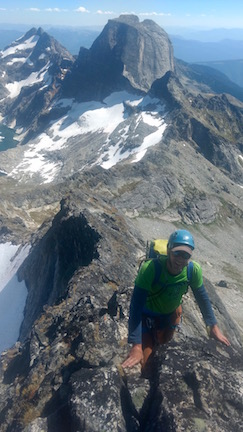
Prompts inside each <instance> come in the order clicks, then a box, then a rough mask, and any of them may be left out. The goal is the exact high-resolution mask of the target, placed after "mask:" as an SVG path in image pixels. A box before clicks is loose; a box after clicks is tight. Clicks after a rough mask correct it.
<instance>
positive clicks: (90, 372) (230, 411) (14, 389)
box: [0, 192, 243, 432]
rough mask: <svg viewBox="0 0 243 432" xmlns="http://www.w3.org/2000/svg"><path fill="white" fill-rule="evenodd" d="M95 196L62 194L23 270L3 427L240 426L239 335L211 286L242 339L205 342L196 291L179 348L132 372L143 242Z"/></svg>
mask: <svg viewBox="0 0 243 432" xmlns="http://www.w3.org/2000/svg"><path fill="white" fill-rule="evenodd" d="M97 198H98V197H95V196H94V197H91V196H87V195H86V194H81V193H80V192H79V193H78V194H73V195H72V197H70V198H67V199H66V200H65V201H62V203H61V210H60V212H59V213H58V214H57V216H56V217H55V218H54V219H53V221H52V223H51V224H49V227H47V226H45V227H43V228H42V229H41V230H39V232H38V234H37V235H36V236H35V238H34V239H33V241H32V243H33V246H32V251H31V253H30V255H29V257H28V258H27V260H26V261H25V262H24V263H23V265H22V267H21V268H20V270H19V273H18V274H19V278H20V279H22V278H24V279H25V281H26V284H27V286H28V290H29V294H28V299H27V303H26V310H25V319H24V322H23V325H22V328H21V333H20V342H21V343H17V344H16V346H15V347H13V349H12V350H9V351H8V352H6V353H3V355H2V357H1V376H2V382H1V385H0V419H1V427H0V430H1V431H3V432H5V431H9V430H16V431H31V430H36V431H52V432H54V431H59V432H60V431H65V432H66V431H67V430H70V431H78V430H82V431H101V430H105V431H110V430H112V431H124V432H125V431H141V430H152V431H153V430H158V428H159V429H160V430H163V429H165V430H171V431H180V430H182V428H183V427H187V428H188V430H189V431H195V430H197V429H195V428H197V427H202V425H203V427H204V428H208V430H210V429H212V427H214V428H216V430H221V431H227V430H229V428H231V427H234V428H235V430H237V431H238V430H239V431H240V427H241V426H240V418H241V410H242V394H241V390H240V388H241V386H242V379H243V375H242V358H241V349H242V348H241V347H242V341H241V333H240V331H239V329H238V328H237V326H236V324H235V323H234V321H233V320H232V319H231V317H230V316H229V315H228V313H227V311H226V309H225V308H224V306H223V304H222V302H221V300H220V298H219V296H217V294H216V292H215V289H214V287H213V286H212V284H210V282H209V281H207V280H205V283H206V287H207V290H208V292H209V295H210V298H211V301H212V304H213V307H214V309H215V313H216V316H217V319H218V320H219V323H220V326H221V328H222V329H223V331H224V332H226V334H227V335H228V337H229V338H230V339H231V342H232V346H231V347H229V348H227V347H223V346H220V344H217V343H216V342H211V341H208V340H207V337H206V333H205V328H204V324H203V322H202V319H201V317H200V313H199V311H198V309H197V308H196V307H195V304H194V300H193V298H192V297H191V295H190V293H188V294H187V299H186V300H185V302H184V303H185V304H184V315H185V317H184V322H183V327H182V330H181V332H179V333H178V335H177V337H176V341H175V342H176V343H175V342H172V343H170V344H169V345H168V346H166V349H165V348H161V349H159V350H158V352H157V353H156V356H155V358H154V359H153V360H152V362H153V367H152V373H151V375H150V376H149V377H148V379H145V378H142V377H141V376H140V373H139V369H135V370H134V371H132V372H128V373H125V374H124V372H123V371H122V369H121V367H120V362H121V360H122V358H124V357H125V356H126V353H127V346H126V333H127V318H128V309H129V298H130V296H131V292H132V286H131V285H130V284H129V281H132V280H133V278H134V276H135V274H136V270H137V264H136V263H137V259H138V255H141V253H142V252H143V240H142V239H141V237H140V235H139V233H138V232H137V231H136V230H135V229H134V228H132V226H131V224H130V226H129V225H128V223H127V221H126V219H125V218H124V216H123V215H122V213H120V212H119V211H117V210H116V209H115V208H112V207H110V205H108V204H107V203H105V202H103V203H102V200H101V199H100V198H99V199H97ZM124 233H126V235H125V236H124ZM66 235H68V243H67V241H66V238H65V236H66ZM54 251H55V252H54ZM70 251H71V252H70ZM128 257H129V259H128ZM64 264H65V265H64ZM42 268H44V269H45V271H43V272H42V271H40V269H42ZM53 268H55V271H53ZM61 268H62V269H63V270H65V271H64V272H63V273H62V272H61V271H60V269H61ZM58 269H59V270H58ZM37 274H38V275H39V276H38V278H37ZM55 287H56V289H55ZM87 288H88V289H87ZM41 305H42V308H41V309H40V306H41ZM224 392H226V393H224ZM224 394H227V398H225V397H224ZM175 395H176V396H175ZM215 401H216V402H215ZM175 403H176V404H175Z"/></svg>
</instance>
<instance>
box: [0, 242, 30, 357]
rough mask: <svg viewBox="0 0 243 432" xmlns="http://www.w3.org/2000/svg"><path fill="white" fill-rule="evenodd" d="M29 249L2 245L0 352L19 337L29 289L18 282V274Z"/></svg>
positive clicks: (0, 267) (0, 250)
mask: <svg viewBox="0 0 243 432" xmlns="http://www.w3.org/2000/svg"><path fill="white" fill-rule="evenodd" d="M29 249H30V247H29V246H25V247H21V246H19V245H18V246H15V245H12V244H11V243H1V244H0V263H1V265H0V352H2V351H3V350H6V349H8V348H10V347H11V346H12V345H13V344H15V342H17V340H18V337H19V329H20V326H21V323H22V321H23V317H24V315H23V312H24V307H25V302H26V298H27V288H26V285H25V283H24V282H23V281H22V282H19V281H18V278H17V274H16V273H17V270H18V268H19V267H20V265H21V264H22V262H23V261H24V260H25V258H26V257H27V256H28V253H29Z"/></svg>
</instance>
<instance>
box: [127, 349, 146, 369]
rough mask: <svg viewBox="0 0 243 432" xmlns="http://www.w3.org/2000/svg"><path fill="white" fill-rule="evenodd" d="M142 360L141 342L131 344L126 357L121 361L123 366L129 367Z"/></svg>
mask: <svg viewBox="0 0 243 432" xmlns="http://www.w3.org/2000/svg"><path fill="white" fill-rule="evenodd" d="M142 360H143V350H142V345H141V344H135V345H133V347H132V349H131V351H130V353H129V355H128V357H127V359H126V360H125V361H124V362H123V363H122V367H123V368H131V367H133V366H135V365H136V364H138V363H140V362H141V361H142Z"/></svg>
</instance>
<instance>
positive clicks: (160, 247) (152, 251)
mask: <svg viewBox="0 0 243 432" xmlns="http://www.w3.org/2000/svg"><path fill="white" fill-rule="evenodd" d="M167 244H168V240H166V239H156V240H151V241H149V240H148V241H147V244H146V255H145V259H143V261H142V262H141V263H140V266H139V268H140V267H141V265H142V264H143V262H144V261H147V260H151V259H152V260H154V266H155V276H154V280H153V284H156V283H157V282H159V279H160V275H161V264H160V261H159V257H160V256H161V255H162V256H167ZM192 272H193V262H192V261H190V262H189V263H188V265H187V283H188V285H189V284H190V281H191V279H192Z"/></svg>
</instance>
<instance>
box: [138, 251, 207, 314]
mask: <svg viewBox="0 0 243 432" xmlns="http://www.w3.org/2000/svg"><path fill="white" fill-rule="evenodd" d="M166 260H167V257H161V258H160V262H161V274H160V278H159V282H158V283H156V284H153V281H154V278H155V265H154V261H153V260H149V261H146V262H145V263H144V264H143V265H142V267H141V269H140V271H139V273H138V275H137V277H136V280H135V285H136V286H137V287H139V288H141V289H144V290H147V291H148V292H149V295H148V297H147V300H146V305H145V307H146V309H148V310H150V311H152V312H156V313H160V314H168V313H171V312H173V311H174V310H175V309H176V308H177V307H178V306H179V305H180V304H181V303H182V296H183V294H185V293H186V292H187V289H188V283H187V267H184V268H183V270H182V272H181V273H180V274H178V275H176V276H173V275H171V274H170V273H169V272H168V270H167V267H166ZM202 284H203V278H202V269H201V266H200V265H199V264H198V263H197V262H195V261H193V271H192V278H191V280H190V286H191V287H192V288H193V289H197V288H200V287H201V286H202Z"/></svg>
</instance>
